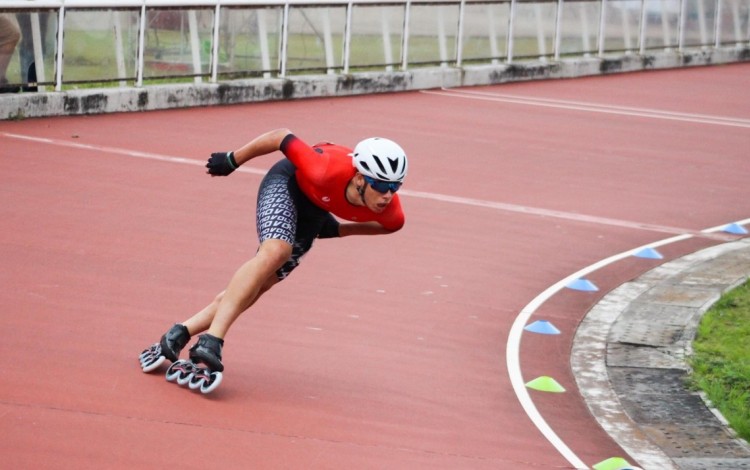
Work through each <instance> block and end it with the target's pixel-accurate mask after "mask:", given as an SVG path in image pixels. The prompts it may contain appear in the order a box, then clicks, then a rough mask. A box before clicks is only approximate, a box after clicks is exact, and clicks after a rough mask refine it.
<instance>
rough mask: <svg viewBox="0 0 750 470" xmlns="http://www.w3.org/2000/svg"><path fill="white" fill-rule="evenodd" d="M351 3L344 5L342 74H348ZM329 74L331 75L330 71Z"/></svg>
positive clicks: (350, 40) (331, 71) (350, 39)
mask: <svg viewBox="0 0 750 470" xmlns="http://www.w3.org/2000/svg"><path fill="white" fill-rule="evenodd" d="M352 8H353V5H352V2H349V3H347V4H346V24H345V25H344V61H343V62H344V64H343V65H344V73H349V61H350V56H351V53H352V52H351V43H352ZM329 73H333V70H330V72H329Z"/></svg>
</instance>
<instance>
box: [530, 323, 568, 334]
mask: <svg viewBox="0 0 750 470" xmlns="http://www.w3.org/2000/svg"><path fill="white" fill-rule="evenodd" d="M524 330H526V331H530V332H532V333H540V334H543V335H559V334H560V330H558V329H557V328H555V325H553V324H552V323H550V322H548V321H547V320H537V321H535V322H534V323H531V324H529V325H526V327H525V328H524Z"/></svg>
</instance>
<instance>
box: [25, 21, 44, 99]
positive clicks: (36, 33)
mask: <svg viewBox="0 0 750 470" xmlns="http://www.w3.org/2000/svg"><path fill="white" fill-rule="evenodd" d="M29 17H30V18H31V37H32V42H33V43H34V70H35V72H36V81H37V83H44V82H46V81H47V78H46V76H45V73H44V54H43V53H42V30H41V26H40V25H39V13H38V12H34V13H32V14H31V15H29ZM37 86H38V90H39V91H41V92H44V91H45V87H44V85H37Z"/></svg>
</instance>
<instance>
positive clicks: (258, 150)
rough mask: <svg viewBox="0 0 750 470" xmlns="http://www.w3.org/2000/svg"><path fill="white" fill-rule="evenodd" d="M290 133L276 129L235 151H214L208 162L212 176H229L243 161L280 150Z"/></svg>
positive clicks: (207, 165) (287, 130)
mask: <svg viewBox="0 0 750 470" xmlns="http://www.w3.org/2000/svg"><path fill="white" fill-rule="evenodd" d="M289 134H291V131H290V130H289V129H276V130H273V131H268V132H266V133H265V134H261V135H259V136H258V137H256V138H254V139H253V140H251V141H250V142H248V143H247V144H245V145H243V146H242V147H240V148H239V149H238V150H235V151H234V152H215V153H212V154H211V158H209V159H208V163H207V164H206V168H208V173H209V174H210V175H211V176H227V175H229V174H230V173H232V172H233V171H234V170H236V169H237V168H239V167H240V165H242V164H243V163H246V162H248V161H249V160H252V159H253V158H255V157H260V156H261V155H266V154H269V153H271V152H275V151H276V150H279V148H280V147H281V142H282V141H283V140H284V137H286V136H287V135H289Z"/></svg>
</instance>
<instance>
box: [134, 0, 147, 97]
mask: <svg viewBox="0 0 750 470" xmlns="http://www.w3.org/2000/svg"><path fill="white" fill-rule="evenodd" d="M139 24H140V27H139V28H138V59H137V63H136V69H137V70H138V72H137V74H136V78H135V86H137V87H141V86H143V66H144V60H145V59H144V54H145V51H144V49H145V47H146V0H143V5H141V17H140V21H139Z"/></svg>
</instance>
